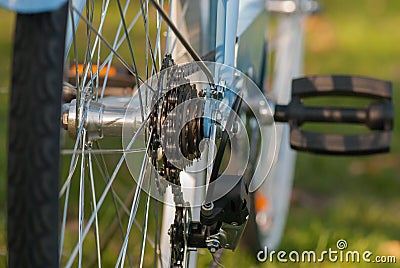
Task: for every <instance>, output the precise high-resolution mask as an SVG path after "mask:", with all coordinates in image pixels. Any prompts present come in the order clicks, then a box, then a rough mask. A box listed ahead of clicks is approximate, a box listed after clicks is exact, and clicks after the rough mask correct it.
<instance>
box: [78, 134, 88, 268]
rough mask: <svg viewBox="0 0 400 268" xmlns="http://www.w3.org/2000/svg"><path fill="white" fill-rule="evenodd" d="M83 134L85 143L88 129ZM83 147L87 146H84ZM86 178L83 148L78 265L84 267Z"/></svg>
mask: <svg viewBox="0 0 400 268" xmlns="http://www.w3.org/2000/svg"><path fill="white" fill-rule="evenodd" d="M82 132H83V136H82V144H84V143H85V139H86V130H85V129H83V131H82ZM82 148H85V147H84V146H83V147H82ZM84 178H85V155H84V154H83V150H82V156H81V174H80V180H79V216H78V218H79V221H78V228H79V236H78V245H79V255H78V258H79V260H78V267H79V268H80V267H82V244H83V241H82V230H83V224H84V219H85V213H84V205H85V202H84V200H85V196H84V195H85V189H84V188H85V183H84Z"/></svg>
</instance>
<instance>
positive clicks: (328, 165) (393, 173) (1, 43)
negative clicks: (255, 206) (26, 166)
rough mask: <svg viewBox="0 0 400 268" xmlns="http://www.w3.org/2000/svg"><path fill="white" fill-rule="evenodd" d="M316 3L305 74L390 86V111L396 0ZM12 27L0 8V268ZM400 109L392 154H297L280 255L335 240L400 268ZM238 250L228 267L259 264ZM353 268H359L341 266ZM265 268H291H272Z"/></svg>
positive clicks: (398, 75)
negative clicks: (362, 78) (393, 260)
mask: <svg viewBox="0 0 400 268" xmlns="http://www.w3.org/2000/svg"><path fill="white" fill-rule="evenodd" d="M320 2H321V3H322V5H323V11H322V13H321V14H319V15H317V16H313V17H310V18H309V19H308V20H307V22H306V28H307V41H306V49H307V52H306V57H305V73H306V74H327V73H334V74H344V73H350V74H360V75H366V76H374V77H377V78H381V79H386V80H391V81H392V82H393V85H394V102H395V105H396V104H400V1H398V0H353V1H348V0H335V1H329V0H321V1H320ZM13 28H14V15H13V14H12V13H10V12H7V11H4V10H0V267H2V266H5V264H6V257H5V254H6V226H5V223H6V204H5V202H6V167H7V120H8V103H9V90H8V88H9V82H10V69H11V43H12V36H13ZM399 111H400V108H397V110H396V117H397V120H396V121H395V130H394V136H393V141H392V143H393V147H392V152H391V153H390V154H385V155H380V156H369V157H326V156H315V155H310V154H305V153H299V154H298V160H297V167H296V175H295V182H294V189H293V194H292V202H291V208H290V214H289V218H288V222H287V226H286V230H285V235H284V238H283V241H282V244H281V248H282V249H285V250H287V251H290V250H300V251H301V250H317V251H322V250H325V249H327V248H329V247H334V246H335V243H336V241H337V240H338V239H346V240H347V242H348V248H349V249H353V250H360V251H362V250H370V251H372V252H373V253H374V254H376V255H378V254H380V255H395V256H397V262H398V263H399V262H400V194H399V190H400V139H399V134H400V132H399V125H400V123H399V118H400V113H399ZM237 251H239V252H240V254H235V253H227V254H226V255H225V257H224V259H223V263H224V264H225V266H226V267H245V266H247V267H249V266H256V265H257V262H256V259H255V256H254V254H250V253H246V252H247V251H246V249H244V248H239V249H238V250H237ZM318 265H319V266H318V267H336V266H337V264H333V263H331V264H329V263H323V264H318ZM300 266H301V265H300ZM303 266H304V267H309V265H307V264H303ZM353 266H354V267H356V266H357V265H356V264H345V265H343V264H342V265H341V267H353ZM268 267H294V265H293V264H277V263H272V264H271V263H269V264H268ZM382 267H392V266H391V265H389V264H388V265H385V266H382Z"/></svg>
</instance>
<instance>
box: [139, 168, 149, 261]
mask: <svg viewBox="0 0 400 268" xmlns="http://www.w3.org/2000/svg"><path fill="white" fill-rule="evenodd" d="M151 173H152V172H151ZM150 176H151V175H150ZM148 187H149V192H150V186H148ZM149 208H150V194H147V199H146V207H145V209H144V210H145V217H144V221H143V227H142V230H143V232H142V246H141V251H140V264H139V267H143V259H144V250H145V247H146V236H147V227H148V223H149Z"/></svg>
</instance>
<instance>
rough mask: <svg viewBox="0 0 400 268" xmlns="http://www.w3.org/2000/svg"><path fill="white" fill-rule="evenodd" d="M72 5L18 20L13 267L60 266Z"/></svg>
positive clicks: (11, 182)
mask: <svg viewBox="0 0 400 268" xmlns="http://www.w3.org/2000/svg"><path fill="white" fill-rule="evenodd" d="M67 11H68V8H67V5H64V6H63V7H61V8H59V9H57V10H55V11H51V12H43V13H37V14H18V15H17V21H16V30H15V39H14V53H13V67H12V90H11V101H10V117H9V145H8V200H7V202H8V219H7V228H8V230H7V234H8V266H9V267H58V266H59V257H58V255H59V252H58V232H59V231H58V209H59V207H58V191H59V177H60V174H59V169H60V167H59V166H60V163H59V162H60V160H59V154H60V114H61V92H62V90H61V89H62V78H63V63H64V46H65V28H66V20H67Z"/></svg>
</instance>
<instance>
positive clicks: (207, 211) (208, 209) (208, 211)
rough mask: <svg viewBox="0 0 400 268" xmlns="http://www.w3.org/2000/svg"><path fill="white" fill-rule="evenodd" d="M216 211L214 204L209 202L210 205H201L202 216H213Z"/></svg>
mask: <svg viewBox="0 0 400 268" xmlns="http://www.w3.org/2000/svg"><path fill="white" fill-rule="evenodd" d="M213 210H214V203H213V202H209V203H203V204H202V205H201V214H202V215H203V216H211V215H212V213H213Z"/></svg>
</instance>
